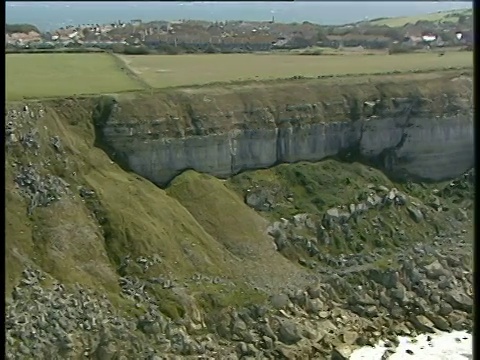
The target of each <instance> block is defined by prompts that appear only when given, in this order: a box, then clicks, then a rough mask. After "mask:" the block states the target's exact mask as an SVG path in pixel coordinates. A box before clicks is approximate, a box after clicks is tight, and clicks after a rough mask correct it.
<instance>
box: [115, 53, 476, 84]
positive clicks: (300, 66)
mask: <svg viewBox="0 0 480 360" xmlns="http://www.w3.org/2000/svg"><path fill="white" fill-rule="evenodd" d="M121 58H122V59H123V60H124V61H125V63H126V64H127V66H129V67H130V68H131V69H132V70H133V72H134V73H136V74H137V75H138V76H139V77H141V78H143V80H145V81H146V82H147V83H148V84H150V85H151V86H152V87H155V88H164V87H170V86H185V85H198V84H207V83H211V82H228V81H238V80H249V79H250V80H264V79H277V78H288V77H292V76H295V75H301V76H308V77H314V76H319V75H346V74H374V73H388V72H392V71H410V70H433V69H443V68H446V67H471V66H473V55H472V52H448V53H446V54H445V56H441V57H440V56H438V54H432V53H416V54H399V55H349V56H335V55H332V56H328V55H327V56H307V55H260V54H233V55H232V54H218V55H176V56H169V55H151V56H141V55H140V56H137V55H127V56H122V57H121Z"/></svg>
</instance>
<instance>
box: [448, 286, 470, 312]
mask: <svg viewBox="0 0 480 360" xmlns="http://www.w3.org/2000/svg"><path fill="white" fill-rule="evenodd" d="M444 299H445V301H446V302H447V303H449V304H450V305H451V306H452V307H453V308H454V309H455V310H462V311H466V312H472V311H473V300H472V299H471V298H470V297H469V296H467V295H466V294H464V293H462V292H461V291H459V290H452V291H449V292H447V293H446V294H445V296H444Z"/></svg>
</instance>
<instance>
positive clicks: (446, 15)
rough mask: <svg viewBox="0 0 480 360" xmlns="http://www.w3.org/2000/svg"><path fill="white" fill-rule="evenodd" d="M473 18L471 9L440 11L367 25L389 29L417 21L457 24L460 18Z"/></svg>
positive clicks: (379, 19)
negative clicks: (387, 27)
mask: <svg viewBox="0 0 480 360" xmlns="http://www.w3.org/2000/svg"><path fill="white" fill-rule="evenodd" d="M462 16H464V17H469V16H473V9H458V10H449V11H440V12H436V13H432V14H424V15H416V16H404V17H393V18H377V19H373V20H370V21H369V22H368V23H369V24H371V25H379V26H382V25H386V26H390V27H402V26H405V25H407V24H415V23H416V22H417V21H431V22H437V23H441V22H453V23H457V22H458V21H459V19H460V17H462Z"/></svg>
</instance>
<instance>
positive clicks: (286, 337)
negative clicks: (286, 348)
mask: <svg viewBox="0 0 480 360" xmlns="http://www.w3.org/2000/svg"><path fill="white" fill-rule="evenodd" d="M278 339H279V340H280V341H281V342H283V343H284V344H287V345H292V344H296V343H297V342H299V341H300V340H301V339H302V336H301V335H300V331H299V329H298V326H297V324H295V323H294V322H293V321H291V320H283V321H282V322H281V323H280V328H279V330H278Z"/></svg>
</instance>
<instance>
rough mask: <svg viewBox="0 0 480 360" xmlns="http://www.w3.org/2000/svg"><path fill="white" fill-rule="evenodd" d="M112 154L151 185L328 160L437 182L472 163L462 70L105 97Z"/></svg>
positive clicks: (100, 107)
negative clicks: (187, 173)
mask: <svg viewBox="0 0 480 360" xmlns="http://www.w3.org/2000/svg"><path fill="white" fill-rule="evenodd" d="M93 117H94V120H95V122H96V125H97V134H98V137H99V142H101V143H102V144H103V145H104V147H106V148H107V149H108V152H109V154H110V156H111V157H112V158H115V159H116V160H118V161H119V162H121V163H123V164H124V165H126V166H127V167H128V168H130V169H131V170H133V171H134V172H136V173H138V174H139V175H141V176H144V177H145V178H147V179H149V180H151V181H153V182H154V183H156V184H157V185H161V186H163V185H165V184H167V183H168V182H169V181H170V180H172V179H173V178H174V177H175V176H176V175H178V174H179V173H181V172H182V171H184V170H186V169H194V170H196V171H200V172H204V173H208V174H211V175H214V176H217V177H229V176H231V175H234V174H237V173H239V172H242V171H244V170H252V169H259V168H268V167H270V166H273V165H275V164H279V163H292V162H298V161H319V160H322V159H324V158H327V157H341V158H345V157H346V158H352V159H355V160H358V161H363V162H367V163H371V164H372V163H373V164H374V165H376V166H377V167H378V168H380V169H382V170H384V171H385V172H386V173H388V174H389V175H391V176H394V177H402V178H413V179H422V180H433V181H439V180H445V179H449V178H453V177H456V176H459V175H461V174H462V173H464V172H465V171H466V170H467V169H469V168H471V167H472V166H473V162H474V150H473V86H472V74H471V73H468V72H463V73H459V72H458V71H457V72H454V71H453V72H443V73H432V74H409V75H405V74H402V75H389V76H374V77H361V76H360V77H356V78H352V77H349V78H348V79H347V78H328V79H325V78H324V79H314V80H289V81H277V82H271V83H263V84H262V83H257V84H248V85H236V86H234V85H230V86H226V85H224V86H214V87H213V86H211V87H205V88H189V89H175V90H170V91H164V92H157V93H154V94H148V95H145V94H143V95H135V97H130V98H129V97H128V96H117V97H116V98H113V97H104V98H102V99H101V100H100V101H99V103H98V104H97V107H96V110H95V111H94V114H93Z"/></svg>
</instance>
